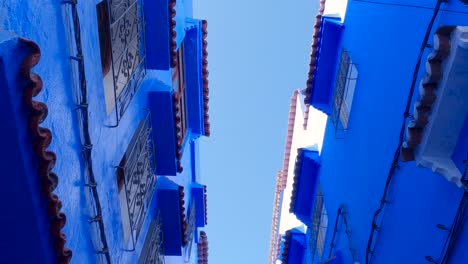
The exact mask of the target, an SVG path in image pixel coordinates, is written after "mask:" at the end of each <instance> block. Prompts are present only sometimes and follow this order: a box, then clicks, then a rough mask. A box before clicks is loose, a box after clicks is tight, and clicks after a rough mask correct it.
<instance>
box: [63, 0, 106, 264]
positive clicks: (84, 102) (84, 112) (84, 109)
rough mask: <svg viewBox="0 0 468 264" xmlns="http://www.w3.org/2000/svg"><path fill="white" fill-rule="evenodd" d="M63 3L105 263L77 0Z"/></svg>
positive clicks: (94, 220) (84, 150)
mask: <svg viewBox="0 0 468 264" xmlns="http://www.w3.org/2000/svg"><path fill="white" fill-rule="evenodd" d="M62 3H63V4H69V5H70V6H71V12H72V20H73V30H72V31H73V33H74V40H75V45H76V55H75V56H72V57H71V59H72V60H73V61H76V62H77V63H78V77H79V80H78V81H79V88H78V91H77V92H78V100H79V103H78V109H77V110H78V120H79V121H80V122H79V123H80V126H81V127H80V137H81V143H82V154H83V160H84V169H85V175H87V176H88V183H87V184H86V187H89V188H90V189H91V193H92V197H93V200H94V206H95V210H96V215H95V216H94V217H92V218H91V219H90V221H89V222H90V223H97V224H98V228H99V237H100V240H101V243H102V248H101V249H100V250H98V252H97V253H98V254H102V255H104V256H105V259H106V261H107V263H111V259H110V255H109V247H108V243H107V237H106V232H105V228H104V222H103V217H102V206H101V202H100V200H99V193H98V191H97V183H96V178H95V176H94V171H93V163H92V159H91V152H92V149H93V144H92V142H91V137H90V133H89V114H88V99H87V83H86V74H85V69H84V58H83V48H82V42H81V29H80V19H79V16H78V11H77V8H76V5H77V0H68V1H63V2H62Z"/></svg>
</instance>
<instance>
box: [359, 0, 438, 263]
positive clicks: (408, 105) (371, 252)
mask: <svg viewBox="0 0 468 264" xmlns="http://www.w3.org/2000/svg"><path fill="white" fill-rule="evenodd" d="M354 1H364V0H354ZM443 2H444V0H438V1H437V4H436V6H435V8H434V12H433V15H432V18H431V20H430V22H429V24H428V26H427V29H426V33H425V35H424V39H423V41H422V43H421V48H420V50H419V55H418V59H417V61H416V65H415V67H414V71H413V78H412V81H411V86H410V90H409V93H408V97H407V101H406V107H405V112H404V114H403V120H402V124H401V128H400V135H399V141H398V146H397V148H396V149H395V153H394V154H393V160H392V164H391V167H390V169H389V171H388V174H387V179H386V182H385V187H384V191H383V194H382V198H381V200H380V206H379V208H378V209H377V210H376V211H375V212H374V216H373V218H372V226H371V231H370V234H369V239H368V241H367V248H366V264H369V263H371V260H372V256H373V255H374V250H373V249H374V247H375V245H373V244H374V243H373V242H374V234H375V232H376V231H378V229H379V228H380V227H379V225H378V224H377V218H378V217H379V215H380V214H381V213H382V211H383V210H384V208H385V206H386V204H387V203H388V200H387V198H388V192H389V188H390V184H391V182H392V180H393V176H394V174H395V171H396V169H397V168H399V164H398V161H399V158H400V148H401V146H402V144H403V142H404V136H405V128H406V121H407V119H408V117H410V113H409V111H410V108H411V102H412V101H413V95H414V90H415V86H416V82H417V80H418V72H419V69H420V67H421V60H422V56H423V53H424V50H425V48H426V47H427V42H428V40H429V36H430V33H431V31H432V27H433V25H434V22H435V19H436V17H437V15H438V13H439V11H440V9H441V5H442V3H443Z"/></svg>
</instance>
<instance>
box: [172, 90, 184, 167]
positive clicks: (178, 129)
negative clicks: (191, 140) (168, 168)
mask: <svg viewBox="0 0 468 264" xmlns="http://www.w3.org/2000/svg"><path fill="white" fill-rule="evenodd" d="M181 96H182V93H180V92H174V93H173V94H172V102H173V103H172V107H173V112H174V123H175V137H176V144H177V145H176V159H177V161H176V162H177V172H179V173H181V172H182V171H183V170H184V168H183V167H182V163H181V159H182V145H183V142H184V136H185V133H186V132H185V131H182V130H183V129H184V128H183V127H182V114H183V113H182V112H181V105H180V104H181V100H180V97H181Z"/></svg>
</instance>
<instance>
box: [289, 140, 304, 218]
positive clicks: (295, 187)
mask: <svg viewBox="0 0 468 264" xmlns="http://www.w3.org/2000/svg"><path fill="white" fill-rule="evenodd" d="M302 151H303V150H302V149H297V157H296V164H295V165H294V182H293V186H292V187H293V189H292V194H291V203H290V204H289V212H290V213H293V212H294V208H295V206H296V197H297V191H298V188H299V177H300V174H301V165H302Z"/></svg>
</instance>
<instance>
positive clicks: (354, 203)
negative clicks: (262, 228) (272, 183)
mask: <svg viewBox="0 0 468 264" xmlns="http://www.w3.org/2000/svg"><path fill="white" fill-rule="evenodd" d="M321 5H322V8H321V11H320V13H319V14H318V15H317V17H316V23H315V25H314V29H315V33H314V36H313V39H312V46H311V63H310V71H309V76H308V78H307V79H308V80H307V86H306V87H307V88H306V89H305V91H304V95H305V99H304V103H305V104H306V105H310V107H311V109H312V108H314V109H317V110H320V111H322V112H323V113H324V114H325V115H327V117H328V118H327V123H326V126H325V133H324V137H323V146H322V148H321V150H320V152H315V151H314V150H310V149H307V148H303V149H301V150H300V151H299V152H298V154H297V155H296V172H295V177H294V180H293V181H294V183H293V189H292V191H291V192H290V193H289V194H290V195H291V201H293V202H292V203H291V204H290V207H289V210H290V211H291V212H293V213H294V214H295V215H296V217H297V219H299V220H300V221H301V222H302V223H303V224H304V225H305V226H306V227H307V230H306V231H305V232H301V231H300V229H290V230H289V231H287V232H284V233H281V232H280V234H279V236H280V237H281V238H280V241H282V243H280V247H278V248H279V251H280V252H279V254H277V255H276V259H279V261H281V262H282V263H366V264H368V263H379V264H380V263H421V264H423V263H465V262H468V255H467V254H466V250H464V248H465V247H466V245H467V241H468V230H467V229H466V228H464V225H465V223H466V221H467V220H466V219H467V218H466V215H467V212H466V210H465V209H466V205H467V194H466V190H467V185H466V177H465V174H466V159H467V158H466V157H467V153H468V144H467V140H466V139H467V138H468V134H467V131H468V130H467V124H468V122H467V121H466V120H467V118H466V117H467V113H468V103H467V102H468V97H467V96H468V95H467V94H466V91H465V89H464V87H467V84H468V77H467V75H466V67H467V66H466V62H467V61H468V60H467V58H468V57H467V55H468V42H467V38H466V36H467V32H468V31H467V30H468V27H467V26H468V6H467V5H466V4H465V3H464V1H458V0H449V1H436V0H434V1H417V0H414V1H398V0H391V1H385V2H384V1H348V4H347V9H346V14H345V16H344V18H343V17H340V16H337V15H327V14H326V13H323V10H325V7H326V5H327V3H326V2H325V1H321ZM311 122H313V120H311V119H310V118H309V120H308V123H309V125H308V126H309V127H311ZM307 155H309V158H307ZM289 179H290V178H288V181H289ZM289 194H285V195H289ZM283 212H284V211H283ZM281 244H282V245H283V246H281ZM295 252H296V253H295ZM298 254H299V255H301V254H302V257H298Z"/></svg>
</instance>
